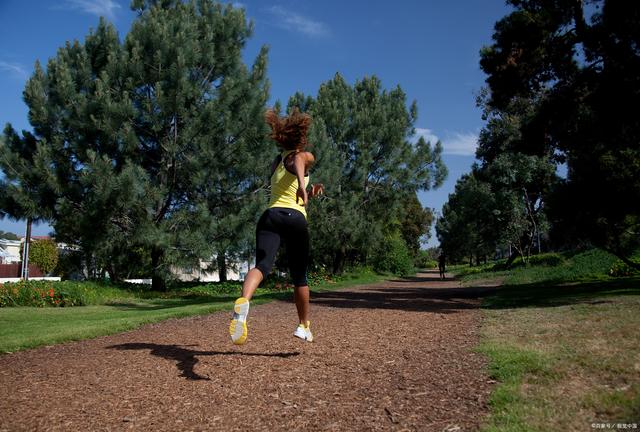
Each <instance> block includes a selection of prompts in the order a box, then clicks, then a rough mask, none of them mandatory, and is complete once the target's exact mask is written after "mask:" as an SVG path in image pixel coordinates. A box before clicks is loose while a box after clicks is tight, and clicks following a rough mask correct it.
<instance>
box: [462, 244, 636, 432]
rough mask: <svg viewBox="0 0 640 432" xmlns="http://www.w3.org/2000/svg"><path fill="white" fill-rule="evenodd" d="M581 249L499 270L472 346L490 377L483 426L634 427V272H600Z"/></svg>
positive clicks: (599, 263)
mask: <svg viewBox="0 0 640 432" xmlns="http://www.w3.org/2000/svg"><path fill="white" fill-rule="evenodd" d="M590 254H591V255H589V254H587V256H581V255H578V256H575V257H571V258H570V259H568V262H567V263H564V264H562V265H561V266H556V267H551V268H546V269H543V268H529V269H520V270H518V271H516V272H512V273H510V274H509V273H507V274H501V275H499V277H501V278H504V280H505V282H506V283H507V285H505V286H504V287H502V288H500V289H499V290H498V291H497V293H496V294H495V295H494V296H491V297H489V298H486V299H485V300H484V302H483V315H484V320H483V326H482V329H481V340H482V342H481V345H480V347H479V348H478V349H479V351H481V352H482V353H484V354H485V355H487V357H488V358H489V367H490V373H491V375H492V378H493V379H495V380H497V381H498V385H497V387H496V389H495V391H494V393H493V394H492V397H491V400H490V407H491V414H490V417H489V420H488V422H487V423H486V424H485V425H484V428H483V430H485V431H585V430H596V429H597V428H600V429H607V428H609V429H616V430H623V429H631V428H632V427H633V425H634V424H635V425H636V428H637V429H640V332H638V328H640V313H639V312H640V277H626V278H615V279H614V278H608V277H607V276H606V274H605V273H604V272H603V271H602V270H603V269H604V268H606V267H607V266H608V261H609V258H608V257H604V258H603V260H595V261H594V255H593V253H590ZM597 254H598V253H596V255H597ZM595 258H597V257H595ZM588 261H589V262H591V265H587V264H585V263H586V262H588ZM599 266H600V267H601V268H598V267H599ZM563 275H564V277H563ZM495 277H496V274H495V273H493V272H487V273H482V274H474V275H472V277H470V278H467V282H466V283H467V284H468V285H473V284H474V283H477V282H478V281H480V280H482V279H483V278H495ZM565 278H566V279H565ZM567 279H568V280H567ZM625 426H626V427H625Z"/></svg>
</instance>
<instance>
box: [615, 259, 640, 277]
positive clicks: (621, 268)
mask: <svg viewBox="0 0 640 432" xmlns="http://www.w3.org/2000/svg"><path fill="white" fill-rule="evenodd" d="M639 273H640V272H639V271H638V270H636V269H634V268H633V267H630V266H628V265H627V264H625V263H623V262H622V261H618V262H616V263H614V264H613V265H612V266H611V269H610V270H609V275H610V276H613V277H625V276H634V275H637V274H639Z"/></svg>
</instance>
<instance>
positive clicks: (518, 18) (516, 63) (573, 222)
mask: <svg viewBox="0 0 640 432" xmlns="http://www.w3.org/2000/svg"><path fill="white" fill-rule="evenodd" d="M510 3H512V5H513V6H514V7H515V11H514V12H513V13H511V14H509V15H508V16H506V17H504V18H503V19H501V20H500V21H499V22H498V23H497V24H496V31H495V33H494V44H493V45H492V46H490V47H487V48H485V49H484V50H483V51H482V60H481V66H482V68H483V70H484V71H485V72H486V73H487V74H488V78H487V83H488V84H489V90H490V94H489V95H488V96H489V97H488V99H487V101H486V106H487V107H488V108H489V110H490V111H493V112H496V113H499V115H498V117H499V118H500V119H501V120H504V121H506V120H507V116H506V115H507V114H509V113H513V112H514V111H516V110H515V107H516V106H517V105H518V104H520V101H526V103H525V105H526V104H529V106H530V107H531V108H530V109H528V110H527V111H526V112H524V111H522V110H520V111H518V112H519V119H520V120H521V121H520V123H518V124H513V128H512V130H513V133H511V134H510V136H513V135H522V136H527V137H530V138H531V137H535V136H538V139H537V140H535V139H527V140H526V141H527V142H531V143H534V142H537V143H538V148H542V149H544V148H545V147H546V148H548V149H550V151H551V154H553V155H554V157H555V158H556V159H557V160H559V161H566V163H567V168H568V174H567V178H566V180H563V181H561V182H559V184H558V185H557V187H555V188H554V191H553V194H552V196H550V199H549V200H548V203H549V204H550V205H549V207H550V208H549V210H550V211H549V213H550V219H551V222H552V224H553V226H554V233H555V234H556V238H560V239H561V241H562V242H564V243H569V244H576V243H577V242H579V241H581V240H582V241H585V240H586V241H590V242H592V243H594V244H596V245H598V246H600V247H602V248H605V249H606V250H608V251H611V252H612V253H614V254H616V255H617V256H619V257H620V258H621V259H623V260H625V262H626V263H627V264H628V265H630V266H632V267H633V266H636V265H637V264H635V263H633V262H631V261H630V260H629V256H630V254H631V253H632V252H633V251H634V250H635V249H636V248H637V247H638V246H639V245H640V175H639V173H640V145H639V144H638V143H640V121H639V120H638V119H639V117H638V116H637V114H636V112H635V111H636V110H634V109H633V108H631V107H637V106H640V52H639V51H638V46H639V45H640V33H639V32H638V22H640V4H639V3H638V2H620V1H611V0H595V1H592V2H588V5H587V3H585V2H575V1H570V0H555V1H551V2H549V1H543V0H537V1H515V0H514V1H512V2H510ZM503 123H504V122H503ZM494 135H495V136H496V137H497V138H498V139H497V140H496V141H498V142H499V144H500V146H499V148H500V149H501V150H506V151H514V149H513V146H511V144H510V141H509V140H508V139H503V138H500V136H499V135H498V134H494ZM529 147H530V146H529ZM517 151H524V150H523V146H520V145H518V146H517ZM525 153H526V151H525ZM491 154H495V151H494V152H493V153H492V152H490V151H483V153H482V154H481V156H483V157H490V156H489V155H491ZM528 154H534V153H528ZM549 154H550V153H549V152H547V155H549ZM539 155H540V154H539ZM558 233H560V234H561V236H558V235H557V234H558Z"/></svg>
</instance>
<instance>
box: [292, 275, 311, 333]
mask: <svg viewBox="0 0 640 432" xmlns="http://www.w3.org/2000/svg"><path fill="white" fill-rule="evenodd" d="M293 298H294V300H295V302H296V309H297V310H298V319H299V320H300V324H302V325H303V326H305V327H306V325H307V322H308V321H309V286H308V285H304V286H297V287H295V288H294V289H293Z"/></svg>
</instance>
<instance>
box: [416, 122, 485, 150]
mask: <svg viewBox="0 0 640 432" xmlns="http://www.w3.org/2000/svg"><path fill="white" fill-rule="evenodd" d="M420 137H423V138H424V139H425V140H426V141H429V142H430V143H431V145H432V146H433V145H435V144H436V143H437V142H438V140H440V141H441V142H442V152H443V153H444V154H450V155H460V156H473V155H475V154H476V146H477V143H478V134H475V133H463V132H453V133H450V134H447V136H446V137H445V138H440V137H438V136H437V135H436V134H435V133H434V132H433V131H432V130H431V129H426V128H416V134H415V135H414V137H413V142H417V141H418V139H419V138H420Z"/></svg>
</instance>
